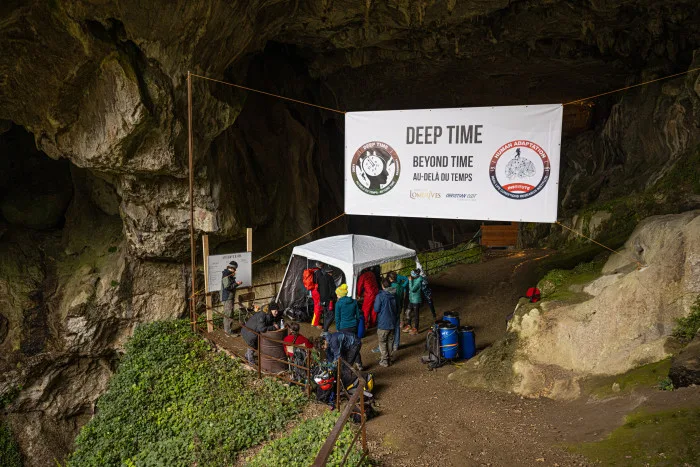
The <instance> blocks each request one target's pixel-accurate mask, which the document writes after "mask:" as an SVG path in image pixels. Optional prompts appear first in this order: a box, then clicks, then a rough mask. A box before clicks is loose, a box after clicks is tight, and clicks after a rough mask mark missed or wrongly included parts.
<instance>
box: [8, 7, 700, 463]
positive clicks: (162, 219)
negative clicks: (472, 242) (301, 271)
mask: <svg viewBox="0 0 700 467" xmlns="http://www.w3.org/2000/svg"><path fill="white" fill-rule="evenodd" d="M695 11H696V2H695V1H694V0H669V1H666V2H636V3H634V4H630V3H629V2H624V1H622V0H609V1H606V2H573V3H572V2H569V1H565V0H553V1H551V0H547V1H545V0H534V1H528V2H509V1H506V0H497V1H482V0H480V1H471V2H457V1H452V0H450V1H447V2H413V1H395V0H392V1H388V2H371V1H370V2H368V1H365V0H349V1H344V2H329V1H326V0H302V1H299V2H290V1H285V0H274V1H262V0H253V1H224V2H222V1H218V0H193V1H189V2H175V3H173V2H172V1H166V0H153V1H148V2H144V1H137V0H120V1H119V2H109V1H97V2H96V1H85V0H54V1H43V0H27V1H20V0H8V1H4V2H2V3H1V4H0V50H1V51H2V53H0V214H1V215H0V252H1V253H2V255H0V370H2V372H0V394H6V393H7V391H14V389H15V388H16V387H17V386H18V385H21V386H22V387H23V388H24V389H23V390H22V391H21V392H20V393H19V395H18V397H17V398H16V399H15V401H14V402H13V404H12V405H11V406H10V407H9V408H8V411H9V413H10V415H9V417H10V419H11V421H12V423H13V426H14V427H15V429H16V430H19V431H20V432H21V433H22V435H21V437H20V438H21V440H23V441H22V442H23V443H24V444H23V446H22V448H23V451H24V453H25V454H26V455H27V459H28V463H29V465H42V466H43V465H47V464H51V463H53V462H52V458H51V457H50V456H51V455H54V456H57V455H60V454H61V453H66V452H68V451H69V449H70V443H71V442H72V439H73V434H74V433H75V430H76V429H77V428H78V427H79V426H80V425H81V424H82V421H83V420H84V419H85V418H86V417H88V416H89V414H90V410H91V409H90V408H91V407H92V404H93V403H94V401H95V399H96V398H97V397H98V395H99V393H100V392H101V391H102V390H103V389H104V387H105V384H106V381H107V378H108V377H109V374H110V372H111V367H112V365H113V363H114V361H115V359H116V358H117V355H118V352H119V349H120V347H121V345H122V343H123V342H124V339H126V338H127V337H128V335H129V334H130V333H131V331H132V329H133V327H134V326H135V325H136V324H137V323H139V322H142V321H150V320H154V319H161V318H168V317H174V316H178V315H180V314H182V313H183V312H184V311H185V306H186V297H187V295H188V291H186V290H185V288H186V285H185V284H186V283H187V282H188V281H187V276H186V273H185V272H184V270H183V268H182V266H181V264H182V262H183V260H184V259H185V258H186V257H187V256H188V255H189V204H190V198H189V183H188V173H187V167H188V150H187V147H188V146H187V124H188V105H187V104H188V102H187V80H186V76H187V72H188V71H191V72H193V73H196V74H200V75H206V76H210V77H212V78H216V79H223V80H226V81H231V82H235V83H240V84H244V85H247V86H250V87H253V88H259V89H262V90H265V91H268V92H271V93H276V94H280V95H284V96H288V97H291V98H295V99H301V100H304V101H308V102H311V103H315V104H319V105H322V106H324V107H330V108H335V109H340V110H341V111H342V110H379V109H402V108H420V107H426V108H436V107H451V106H452V107H457V106H478V105H512V104H531V103H542V102H557V101H559V102H567V101H571V100H574V99H578V98H581V97H583V96H588V95H593V94H597V93H600V92H603V91H608V90H610V89H614V88H618V87H621V86H624V85H626V84H630V83H637V82H640V81H642V80H644V79H651V78H656V77H660V76H662V75H666V74H670V73H677V72H680V71H684V70H687V69H689V68H691V67H695V66H699V65H700V62H699V61H698V60H700V58H698V52H697V50H698V49H700V24H698V22H697V21H695V16H696V15H695ZM192 91H193V92H192V100H193V107H192V123H193V148H194V151H193V159H194V171H193V173H194V180H195V183H194V184H195V187H194V195H193V199H192V202H193V204H194V223H195V228H196V230H197V232H198V234H199V233H201V232H206V233H209V234H210V241H211V245H212V248H213V249H215V248H216V247H217V246H222V247H225V248H233V245H236V244H237V243H236V242H238V241H240V240H241V239H242V237H243V236H244V232H245V230H244V229H245V228H246V227H253V228H254V229H255V242H254V243H255V248H256V251H258V252H260V253H266V252H268V251H271V250H273V249H275V248H277V247H279V246H280V245H282V244H285V243H287V242H288V241H290V240H292V239H294V238H297V237H298V236H300V235H302V234H304V233H306V232H308V231H309V230H310V229H311V228H313V227H315V226H317V225H319V224H320V223H322V222H325V221H326V220H329V219H331V218H333V217H335V216H337V215H338V214H340V213H341V212H342V205H343V173H344V169H343V150H344V148H343V146H344V144H343V117H342V115H341V114H339V113H334V112H330V111H327V110H320V109H316V108H310V107H303V106H300V105H299V104H295V103H291V102H283V101H279V100H272V99H271V98H270V97H267V96H262V95H257V94H253V93H250V92H244V91H241V90H238V89H235V88H229V87H226V86H223V85H220V84H214V83H212V82H208V81H203V80H202V79H200V78H193V80H192ZM699 93H700V77H698V76H697V75H695V76H693V75H688V76H687V77H685V78H682V79H678V80H674V81H669V82H664V83H659V84H655V85H651V86H649V87H646V88H643V90H642V89H639V90H635V91H631V92H629V93H627V94H624V95H619V96H614V97H610V98H604V99H601V100H596V107H595V108H594V110H592V111H591V115H590V118H589V119H587V120H586V119H584V120H585V121H584V124H583V125H579V126H576V125H577V124H575V122H574V120H575V118H574V117H576V111H574V112H573V113H572V117H567V118H566V119H565V122H564V126H565V138H564V141H563V146H562V147H563V153H562V154H563V157H562V160H563V164H564V167H563V169H562V174H561V187H562V208H563V212H564V213H565V215H566V216H570V215H571V216H573V215H574V214H575V212H576V211H578V210H580V209H581V208H585V207H586V206H587V205H588V204H590V203H591V202H595V201H606V200H608V199H612V198H614V197H616V196H619V193H621V192H622V193H624V194H626V195H627V194H630V193H635V192H638V191H640V190H642V189H643V188H644V187H649V186H652V185H653V184H655V183H658V182H660V181H664V179H665V178H664V177H666V175H668V174H671V175H672V174H673V171H674V170H675V168H676V167H678V166H679V165H682V163H683V162H684V161H687V160H689V159H690V158H692V157H694V154H696V152H697V150H698V144H699V142H700V140H699V134H700V132H699V131H698V128H699V127H700V99H699V97H698V96H699ZM572 129H573V130H572ZM574 130H575V131H574ZM18 132H24V134H25V135H29V138H30V139H33V141H34V142H35V144H36V147H34V145H33V144H29V143H26V142H22V143H21V145H20V146H17V145H15V146H14V148H15V149H16V150H14V149H12V148H13V146H12V144H8V143H7V142H8V141H9V140H10V139H12V138H14V137H15V136H16V134H17V133H18ZM30 146H31V147H30ZM694 151H695V152H694ZM39 156H40V157H45V158H46V157H47V156H48V157H50V158H52V159H56V160H55V161H49V160H48V158H47V163H49V162H55V163H56V164H59V165H61V164H62V165H61V167H62V169H60V170H58V169H56V170H54V169H53V168H52V169H43V170H42V171H41V172H42V173H41V175H38V174H37V173H34V174H32V172H31V170H26V165H27V164H26V163H27V161H31V160H32V158H35V157H39ZM17 157H20V158H22V157H24V158H25V159H26V160H25V161H24V163H18V164H15V162H17V160H18V159H17ZM8 161H11V162H12V164H9V165H8ZM42 167H44V166H43V165H42ZM52 167H58V166H57V165H55V164H54V165H53V166H52ZM18 174H22V175H23V176H22V177H19V176H17V175H18ZM28 174H29V175H28ZM52 177H53V179H52ZM26 180H30V181H32V183H34V184H35V185H32V183H22V182H24V181H26ZM664 196H666V195H664ZM662 198H663V199H659V200H656V201H654V202H655V203H657V204H660V205H663V206H664V210H663V211H664V212H668V211H669V209H671V208H669V206H671V207H673V209H672V210H674V212H675V211H683V210H688V209H691V208H693V207H694V206H696V205H697V203H698V202H699V201H698V200H697V199H696V200H695V201H693V200H692V199H689V198H686V197H681V198H679V199H675V198H671V197H662ZM693 203H695V204H693ZM625 219H626V218H625V217H624V216H620V215H618V212H615V211H613V212H612V214H611V212H610V211H609V210H606V209H604V208H596V210H595V212H589V213H584V214H581V215H580V216H579V218H578V219H577V220H576V221H575V222H573V224H574V225H575V226H576V228H580V229H581V230H583V231H585V232H588V233H589V234H591V235H592V236H594V237H596V238H601V237H600V235H603V234H604V233H605V232H607V231H609V230H610V226H611V225H613V224H614V223H616V222H622V223H625V222H626V220H625ZM345 222H347V223H345ZM434 224H435V226H434V227H435V228H434V229H433V225H432V224H431V225H428V224H427V223H426V222H424V220H420V219H388V218H387V219H379V218H370V219H363V218H355V219H352V220H347V221H341V222H337V223H334V224H332V225H330V226H329V227H327V228H324V230H323V231H322V234H323V235H332V234H336V233H345V232H346V230H347V229H348V227H349V228H350V229H351V230H353V231H355V232H357V233H374V234H377V235H382V236H387V237H389V238H391V239H394V240H396V241H400V242H402V243H407V244H409V245H411V246H416V247H425V245H424V244H418V241H417V240H416V239H417V238H422V239H427V238H431V237H432V236H433V232H434V233H435V235H436V236H437V237H438V240H445V243H449V242H450V239H451V233H452V232H453V228H454V227H456V228H457V233H459V228H460V227H463V228H464V230H467V231H468V230H472V228H471V227H469V226H467V227H464V223H461V224H453V223H448V222H440V221H435V223H434ZM625 225H627V224H625ZM630 225H634V223H632V224H630ZM630 228H631V227H630ZM473 230H475V229H473ZM529 232H531V237H532V238H531V239H530V240H531V242H537V241H539V239H541V238H542V237H543V236H544V235H546V234H547V233H549V232H550V231H549V228H548V227H547V226H539V227H536V228H533V229H531V230H530V231H529ZM555 234H556V231H555ZM628 234H629V231H627V230H626V231H624V237H625V238H626V236H627V235H628ZM561 240H562V242H563V243H565V242H567V241H570V239H568V238H562V239H561ZM668 241H669V242H671V240H670V239H669V240H668ZM688 242H690V240H688ZM197 244H199V242H197ZM652 249H653V248H652ZM647 250H648V249H647ZM229 251H230V250H229ZM635 251H636V252H637V253H636V254H640V255H641V253H639V251H637V250H635ZM690 251H691V250H690V249H687V252H688V256H687V258H686V259H685V260H684V261H685V262H683V261H681V259H680V258H678V260H679V261H681V262H680V263H679V264H684V266H683V267H684V268H685V269H684V271H683V272H682V276H683V277H684V278H686V277H688V275H689V273H690V272H689V271H688V270H687V269H688V268H691V266H687V264H689V261H690V260H689V259H688V258H690V256H689V255H690V254H691V253H690ZM611 261H613V260H612V259H611ZM630 266H631V267H632V269H634V265H633V264H632V265H630V264H619V265H616V266H615V267H614V269H615V273H619V274H622V276H621V277H620V278H619V279H618V280H617V281H616V282H615V283H614V284H607V286H606V284H604V283H603V282H600V283H597V284H596V286H595V287H597V288H596V291H597V292H596V293H597V296H598V297H600V299H601V300H603V299H605V300H607V299H609V298H610V297H609V295H610V294H611V292H609V291H608V290H609V289H610V288H611V287H616V286H617V284H626V285H625V286H627V285H629V284H628V282H629V281H631V279H628V276H629V275H630V274H642V273H643V271H639V272H634V271H632V270H630ZM610 267H611V268H612V267H613V266H612V265H611V266H610ZM652 267H654V264H653V263H652V262H651V261H649V268H652ZM691 269H692V268H691ZM269 270H275V268H274V267H272V266H270V268H269ZM664 273H665V272H664ZM644 274H651V273H649V272H647V273H644ZM654 274H655V273H654ZM654 274H651V275H652V276H654ZM675 274H676V276H677V275H678V274H679V273H678V272H677V271H676V272H675ZM676 276H673V277H676ZM695 277H697V274H696V275H695ZM641 279H643V280H651V279H650V278H647V277H646V276H643V275H642V276H641ZM684 280H686V279H684ZM686 281H687V280H686ZM691 285H692V284H691ZM691 285H688V284H686V283H685V282H684V283H683V284H680V285H678V286H677V287H678V289H679V290H680V289H682V288H683V287H686V288H688V287H691ZM669 287H670V286H669ZM692 287H695V286H692ZM692 287H691V288H692ZM190 292H191V291H190ZM635 300H636V299H635ZM639 300H640V301H638V302H634V303H636V304H638V305H640V306H641V305H642V304H643V303H642V301H641V299H639ZM654 300H655V301H653V303H651V302H650V303H646V302H644V303H646V304H653V305H655V306H656V305H658V306H662V303H661V301H659V300H656V299H654ZM663 306H664V307H666V308H668V307H671V308H672V309H673V310H675V311H673V310H672V311H669V313H670V314H674V313H676V314H677V312H678V310H677V307H678V306H680V305H678V303H676V304H674V305H668V304H665V303H664V304H663ZM674 307H675V308H674ZM548 313H549V311H547V312H545V313H543V314H542V315H541V316H539V317H535V316H534V315H533V316H531V317H530V318H528V320H526V321H527V323H528V326H529V328H528V329H531V330H532V331H533V332H535V334H536V335H537V334H539V333H538V331H537V329H539V325H540V324H539V323H542V322H546V321H547V319H548ZM577 313H578V314H579V315H581V316H586V317H589V316H594V315H592V314H591V313H592V311H591V310H590V309H588V308H585V307H583V308H581V309H580V310H578V311H576V312H575V313H574V312H572V313H571V314H572V317H571V318H570V319H571V320H573V321H572V322H578V321H576V319H577V318H576V316H578V315H577ZM536 318H537V319H536ZM595 319H598V318H595ZM595 319H594V321H595ZM555 328H556V326H555ZM667 328H668V323H667V322H666V321H664V324H663V325H662V328H661V329H658V328H655V329H656V331H655V332H657V334H658V336H657V337H654V336H653V335H652V334H653V332H651V331H650V332H651V334H648V333H647V334H644V335H645V336H646V337H645V338H647V339H649V342H652V341H653V342H655V340H654V339H657V338H658V339H660V338H661V337H660V336H662V335H664V333H666V332H667ZM635 329H636V328H635ZM552 332H561V333H564V331H556V330H552ZM635 332H636V331H635ZM639 332H641V331H639ZM562 336H563V334H562V335H561V336H559V337H562ZM630 337H631V335H630ZM551 338H553V337H551ZM650 345H651V344H650ZM652 347H653V345H652ZM654 348H655V349H656V347H654ZM506 350H508V352H510V350H511V347H508V346H507V349H506ZM504 351H505V350H504ZM642 353H644V352H642ZM652 354H653V352H652ZM645 355H646V354H645ZM562 358H564V357H562ZM566 358H568V359H570V360H576V359H578V358H579V356H578V355H570V356H568V357H566ZM559 363H561V364H562V365H563V364H565V363H566V362H559ZM587 364H588V365H592V366H593V367H596V368H598V367H600V363H595V362H591V361H588V363H587ZM529 365H530V367H532V368H534V367H535V366H537V368H538V371H539V368H541V367H542V365H541V364H540V363H537V362H533V363H529ZM617 365H618V366H624V362H618V363H617ZM572 371H573V370H572ZM577 371H578V370H577ZM591 371H592V370H591ZM542 374H544V373H542ZM64 380H65V381H64ZM533 380H538V379H537V378H534V379H533ZM557 387H558V388H559V389H558V391H560V392H561V393H562V394H563V393H566V392H567V391H568V390H569V388H570V385H567V384H563V383H562V384H559V385H558V386H557ZM42 446H44V447H42ZM51 453H53V454H51Z"/></svg>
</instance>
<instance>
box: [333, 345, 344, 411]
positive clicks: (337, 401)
mask: <svg viewBox="0 0 700 467" xmlns="http://www.w3.org/2000/svg"><path fill="white" fill-rule="evenodd" d="M342 364H343V361H342V360H341V359H340V357H338V363H337V365H336V372H337V373H336V378H335V406H336V408H337V409H338V412H340V375H341V371H340V365H342Z"/></svg>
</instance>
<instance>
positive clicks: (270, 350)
mask: <svg viewBox="0 0 700 467" xmlns="http://www.w3.org/2000/svg"><path fill="white" fill-rule="evenodd" d="M286 335H287V330H286V329H280V330H277V331H269V332H266V333H263V335H262V337H261V338H260V352H259V353H260V359H261V360H260V366H261V368H262V370H263V371H266V372H268V373H279V372H280V371H286V370H287V364H286V363H283V362H278V361H277V360H273V359H271V358H269V357H274V358H279V359H281V360H284V361H286V359H287V356H286V354H285V353H284V346H283V345H282V344H281V343H280V342H272V341H270V340H268V339H274V340H277V341H281V340H282V339H284V338H285V336H286ZM265 337H267V338H268V339H265Z"/></svg>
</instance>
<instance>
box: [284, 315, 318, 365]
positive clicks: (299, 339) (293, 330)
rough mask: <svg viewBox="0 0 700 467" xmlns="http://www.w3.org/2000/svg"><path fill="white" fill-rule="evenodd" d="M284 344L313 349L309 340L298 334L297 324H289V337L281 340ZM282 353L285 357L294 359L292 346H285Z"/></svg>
mask: <svg viewBox="0 0 700 467" xmlns="http://www.w3.org/2000/svg"><path fill="white" fill-rule="evenodd" d="M282 342H284V343H285V344H295V345H303V346H304V347H306V348H307V349H313V348H314V345H313V344H312V343H311V341H310V340H309V339H307V338H306V337H304V336H302V335H301V334H300V333H299V323H289V335H288V336H287V337H285V338H284V339H282ZM284 353H286V354H287V357H289V358H292V357H294V345H285V346H284Z"/></svg>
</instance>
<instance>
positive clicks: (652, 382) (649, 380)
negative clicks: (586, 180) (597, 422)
mask: <svg viewBox="0 0 700 467" xmlns="http://www.w3.org/2000/svg"><path fill="white" fill-rule="evenodd" d="M670 368H671V359H670V358H667V359H664V360H661V361H660V362H654V363H649V364H646V365H642V366H639V367H637V368H633V369H632V370H630V371H628V372H626V373H623V374H621V375H614V376H597V377H593V378H591V379H589V380H588V381H587V382H586V383H585V384H584V390H585V391H586V392H587V393H589V394H590V395H591V396H593V397H595V398H596V399H605V398H607V397H613V396H619V395H621V394H624V393H627V392H631V391H633V390H634V389H637V388H661V387H662V386H664V385H665V384H666V380H667V379H668V370H669V369H670ZM613 387H614V389H613Z"/></svg>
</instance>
